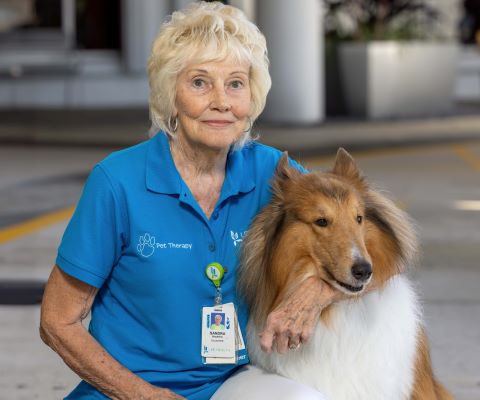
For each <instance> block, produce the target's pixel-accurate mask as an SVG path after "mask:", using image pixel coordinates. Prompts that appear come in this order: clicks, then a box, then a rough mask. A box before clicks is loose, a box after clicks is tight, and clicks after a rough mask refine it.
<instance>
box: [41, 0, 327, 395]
mask: <svg viewBox="0 0 480 400" xmlns="http://www.w3.org/2000/svg"><path fill="white" fill-rule="evenodd" d="M148 74H149V79H150V89H151V94H150V114H151V119H152V123H153V132H154V133H157V132H158V133H157V134H156V135H154V136H153V137H152V138H151V139H150V140H148V141H146V142H144V143H141V144H139V145H137V146H134V147H131V148H128V149H126V150H123V151H119V152H116V153H113V154H112V155H110V156H109V157H107V158H106V159H105V160H103V161H102V162H100V163H99V164H98V165H97V166H95V168H94V169H93V171H92V172H91V174H90V176H89V178H88V180H87V182H86V185H85V188H84V190H83V193H82V196H81V199H80V201H79V203H78V206H77V209H76V211H75V213H74V215H73V217H72V219H71V221H70V223H69V225H68V227H67V229H66V231H65V234H64V236H63V239H62V242H61V245H60V247H59V250H58V256H57V259H56V265H55V266H54V268H53V271H52V273H51V276H50V278H49V281H48V284H47V287H46V290H45V296H44V300H43V305H42V316H41V328H40V332H41V337H42V339H43V340H44V341H45V342H46V343H47V344H48V345H49V346H50V347H52V349H54V350H55V351H56V352H57V353H58V354H59V355H60V356H61V357H62V358H63V360H64V361H65V362H66V363H67V364H68V366H69V367H70V368H71V369H72V370H73V371H75V372H76V373H77V374H78V375H79V376H80V377H81V378H82V379H83V381H82V382H81V383H80V384H79V385H78V386H77V388H76V389H75V390H74V391H73V392H72V393H71V394H70V395H69V396H67V399H97V398H98V399H100V398H106V397H105V396H108V397H110V398H113V399H181V398H188V399H192V400H195V399H209V398H212V396H213V398H214V399H229V400H233V399H237V398H248V399H250V400H251V399H265V398H273V397H275V398H277V399H321V398H322V397H321V395H320V394H319V393H317V392H315V391H314V390H313V389H310V388H307V387H304V386H302V385H300V384H297V383H294V382H291V381H289V380H287V379H286V378H282V377H279V376H275V375H271V374H268V373H266V372H263V371H259V370H258V369H257V368H255V367H251V366H248V367H246V366H245V365H246V364H248V355H247V353H246V351H245V350H244V349H243V350H242V349H241V348H240V349H237V350H238V354H237V358H236V361H235V360H234V361H233V362H232V363H219V362H216V361H215V360H217V361H218V359H215V358H213V359H209V360H210V361H208V359H207V357H205V355H202V354H201V348H202V345H201V343H203V342H202V340H203V339H202V308H203V307H208V306H213V305H214V298H215V296H217V300H218V296H219V294H220V288H221V294H222V296H223V297H222V299H221V302H222V304H227V303H233V304H234V305H235V309H236V313H237V315H238V326H239V329H240V332H241V333H243V334H245V329H246V323H247V318H248V315H247V310H246V309H245V307H244V305H242V302H241V300H239V299H238V298H237V296H236V293H235V284H236V282H235V280H236V279H235V275H236V267H237V263H238V255H239V254H238V251H239V248H240V245H241V240H242V237H243V235H244V234H245V232H246V230H247V229H248V226H249V223H250V221H251V220H252V218H253V217H254V216H255V214H256V213H257V212H258V211H259V210H260V209H261V208H262V207H263V206H264V205H265V204H266V203H267V202H268V200H269V198H270V190H269V181H270V179H271V177H272V174H273V173H274V170H275V167H276V164H277V162H278V160H279V158H280V156H281V152H280V151H278V150H275V149H273V148H270V147H267V146H264V145H261V144H259V143H256V142H254V141H253V140H252V139H251V137H250V132H251V128H252V124H253V122H254V121H255V119H256V118H257V117H258V115H259V114H260V113H261V111H262V110H263V108H264V105H265V100H266V96H267V92H268V90H269V88H270V77H269V73H268V59H267V51H266V45H265V39H264V37H263V35H262V34H261V33H260V32H259V30H258V29H257V27H256V26H255V25H253V24H252V23H251V22H249V21H248V20H247V19H246V17H245V16H244V15H243V13H242V12H240V11H239V10H237V9H235V8H233V7H230V6H224V5H222V4H220V3H197V4H194V5H193V6H191V7H190V8H189V9H187V10H186V11H184V12H175V13H174V14H173V15H172V18H171V20H170V21H169V22H167V23H165V24H164V25H163V26H162V28H161V30H160V33H159V35H158V37H157V38H156V40H155V42H154V44H153V50H152V54H151V57H150V60H149V65H148ZM292 79H294V77H292ZM292 164H293V165H295V166H296V167H297V168H299V169H302V168H301V167H300V166H299V165H298V164H295V163H294V162H293V161H292ZM212 262H213V263H215V264H214V265H222V266H223V269H224V272H225V274H224V277H223V280H222V281H221V284H220V281H218V283H219V285H218V286H219V288H218V289H216V288H215V285H214V282H213V281H210V280H209V279H208V277H207V276H206V274H205V268H206V266H207V265H209V264H211V263H212ZM212 282H213V283H212ZM259 295H261V294H259ZM320 296H321V297H322V298H324V299H325V300H324V303H325V304H326V303H328V302H329V301H331V299H332V298H333V296H334V293H333V291H332V290H331V289H330V288H329V287H327V286H325V285H324V284H323V283H322V282H321V281H320V280H318V279H316V278H310V279H309V280H306V281H305V282H299V288H298V291H297V292H296V293H293V294H292V295H291V298H289V299H288V300H287V301H286V302H285V303H284V304H282V305H281V307H280V308H279V309H277V310H276V311H275V312H273V313H272V314H271V315H270V316H269V318H268V321H267V324H266V328H265V331H264V332H263V334H262V344H263V349H264V350H265V351H279V352H286V351H289V349H291V350H290V351H293V350H294V349H295V348H297V347H298V346H299V345H300V343H301V342H302V341H305V340H307V339H308V336H309V335H310V333H311V331H312V328H313V326H314V324H315V322H316V321H317V319H318V314H319V312H320V308H319V306H318V304H319V297H320ZM90 311H91V321H90V325H89V329H88V331H87V330H86V329H85V328H84V327H83V325H82V320H83V319H85V317H86V316H87V315H88V314H89V312H90ZM235 319H236V318H234V319H233V320H232V321H234V320H235ZM225 326H227V327H228V326H229V325H228V321H227V323H226V324H225ZM242 365H243V367H242ZM215 392H216V393H215Z"/></svg>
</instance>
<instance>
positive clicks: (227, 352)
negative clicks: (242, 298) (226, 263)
mask: <svg viewBox="0 0 480 400" xmlns="http://www.w3.org/2000/svg"><path fill="white" fill-rule="evenodd" d="M205 274H206V276H207V278H208V279H209V280H210V281H211V282H212V283H213V285H214V286H215V298H214V306H213V307H202V350H201V354H202V359H203V362H204V364H236V363H237V361H238V360H237V354H238V351H239V350H243V349H245V343H244V341H243V337H242V333H241V331H240V327H239V325H238V320H237V313H236V311H235V305H234V304H233V303H227V304H222V303H223V302H222V287H221V282H222V278H223V275H224V274H225V269H224V268H223V266H222V265H221V264H220V263H218V262H212V263H210V264H208V265H207V268H206V269H205Z"/></svg>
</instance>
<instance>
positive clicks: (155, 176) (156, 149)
mask: <svg viewBox="0 0 480 400" xmlns="http://www.w3.org/2000/svg"><path fill="white" fill-rule="evenodd" d="M145 181H146V185H147V189H148V190H151V191H152V192H157V193H165V194H180V193H181V190H182V178H181V177H180V174H179V173H178V171H177V168H176V167H175V163H174V162H173V158H172V155H171V153H170V146H169V145H168V138H167V135H166V134H165V133H163V132H162V131H160V132H158V133H157V134H156V135H155V136H154V137H153V138H152V139H150V146H149V147H148V150H147V163H146V172H145Z"/></svg>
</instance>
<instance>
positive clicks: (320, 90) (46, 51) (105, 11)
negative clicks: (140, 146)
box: [0, 0, 480, 124]
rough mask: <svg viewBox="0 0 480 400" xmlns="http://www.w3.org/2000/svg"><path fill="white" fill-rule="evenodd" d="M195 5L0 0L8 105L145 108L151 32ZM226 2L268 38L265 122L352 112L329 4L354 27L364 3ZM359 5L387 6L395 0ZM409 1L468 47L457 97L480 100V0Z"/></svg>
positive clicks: (0, 61) (173, 0)
mask: <svg viewBox="0 0 480 400" xmlns="http://www.w3.org/2000/svg"><path fill="white" fill-rule="evenodd" d="M188 3H189V1H185V0H103V1H95V0H0V109H3V110H12V109H17V110H26V109H28V110H32V109H33V110H37V109H62V110H64V109H98V108H101V109H104V108H146V106H147V98H148V83H147V79H146V73H145V65H146V60H147V57H148V55H149V51H150V46H151V43H152V40H153V38H154V37H155V34H156V33H157V31H158V28H159V26H160V24H161V22H162V21H164V20H165V18H167V16H168V15H169V14H171V13H172V12H173V11H174V10H175V9H179V8H183V7H185V6H186V5H187V4H188ZM226 3H229V4H232V5H235V6H237V7H240V8H242V9H243V10H244V11H245V12H246V13H247V15H248V16H249V17H250V18H251V19H253V20H254V21H256V23H257V24H258V25H259V27H260V29H261V30H262V31H263V32H264V33H265V35H266V37H267V41H268V45H269V52H270V58H271V73H272V77H273V82H274V85H273V88H272V92H271V94H270V96H269V100H268V105H267V108H266V110H265V113H264V115H263V118H264V120H265V121H270V122H277V123H304V124H315V123H319V122H321V121H323V120H324V119H325V118H326V117H328V116H329V115H335V114H339V113H340V114H342V113H343V114H345V113H348V110H346V109H345V105H344V104H342V102H344V100H342V99H341V96H339V95H338V93H340V89H338V87H336V86H331V85H332V83H335V81H336V80H337V79H339V78H336V77H335V76H330V75H329V74H330V73H331V69H330V70H329V69H328V68H327V69H325V65H327V67H328V65H330V64H331V63H330V64H329V59H328V57H329V53H328V51H326V50H328V45H327V46H326V45H325V30H326V28H329V27H328V26H327V27H325V12H326V11H328V9H329V7H330V6H331V4H332V3H333V4H334V5H335V3H344V4H346V6H347V7H346V8H345V9H344V10H343V11H342V12H343V14H340V19H342V18H343V24H346V25H347V26H348V25H349V24H350V25H351V24H352V23H355V21H354V20H353V19H354V18H357V17H358V15H357V16H355V12H357V13H358V12H361V11H362V10H360V11H359V10H355V9H352V5H351V4H350V5H349V4H348V3H355V2H352V1H348V0H345V1H343V0H325V1H323V0H300V1H289V0H261V1H260V0H230V1H226ZM357 3H358V4H361V3H373V4H377V6H378V5H380V6H381V5H382V3H384V4H387V5H388V4H389V3H392V4H393V3H395V1H381V0H379V1H361V2H357ZM403 3H411V4H413V5H414V6H416V5H417V3H427V4H430V5H431V6H432V7H434V8H435V9H436V10H438V14H439V18H437V24H436V35H437V36H436V38H435V40H436V41H437V42H448V43H450V44H452V43H453V44H458V45H459V46H460V47H459V48H460V51H458V52H456V53H455V76H454V82H453V86H452V88H451V91H452V98H453V99H454V101H455V102H477V101H480V1H479V0H465V1H463V0H429V1H426V2H419V1H416V0H413V1H407V2H405V1H403ZM353 8H355V7H353ZM349 13H350V15H348V14H349ZM349 18H350V20H349ZM352 18H353V19H352ZM360 18H361V16H360ZM401 18H402V17H401V16H400V18H398V20H400V21H401ZM352 21H353V22H352ZM438 28H440V29H438ZM337 33H338V32H337ZM326 48H327V49H326ZM432 62H434V61H432ZM333 64H334V65H336V64H335V63H333ZM438 67H439V65H438V64H437V67H436V68H434V69H438ZM329 71H330V72H329ZM433 72H435V71H432V73H433ZM292 77H295V79H292ZM439 79H440V78H439ZM442 79H443V78H442ZM341 86H342V85H341ZM329 90H330V92H332V91H333V96H332V95H329V93H327V92H328V91H329ZM342 90H343V89H342ZM367 116H368V115H367Z"/></svg>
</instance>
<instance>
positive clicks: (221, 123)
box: [203, 119, 233, 128]
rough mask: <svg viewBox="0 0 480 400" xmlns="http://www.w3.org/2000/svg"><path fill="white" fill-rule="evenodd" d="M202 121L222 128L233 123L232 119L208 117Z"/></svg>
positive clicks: (213, 126)
mask: <svg viewBox="0 0 480 400" xmlns="http://www.w3.org/2000/svg"><path fill="white" fill-rule="evenodd" d="M203 123H204V124H207V125H208V126H211V127H212V128H224V127H226V126H229V125H231V124H233V121H229V120H222V119H209V120H206V121H203Z"/></svg>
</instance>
